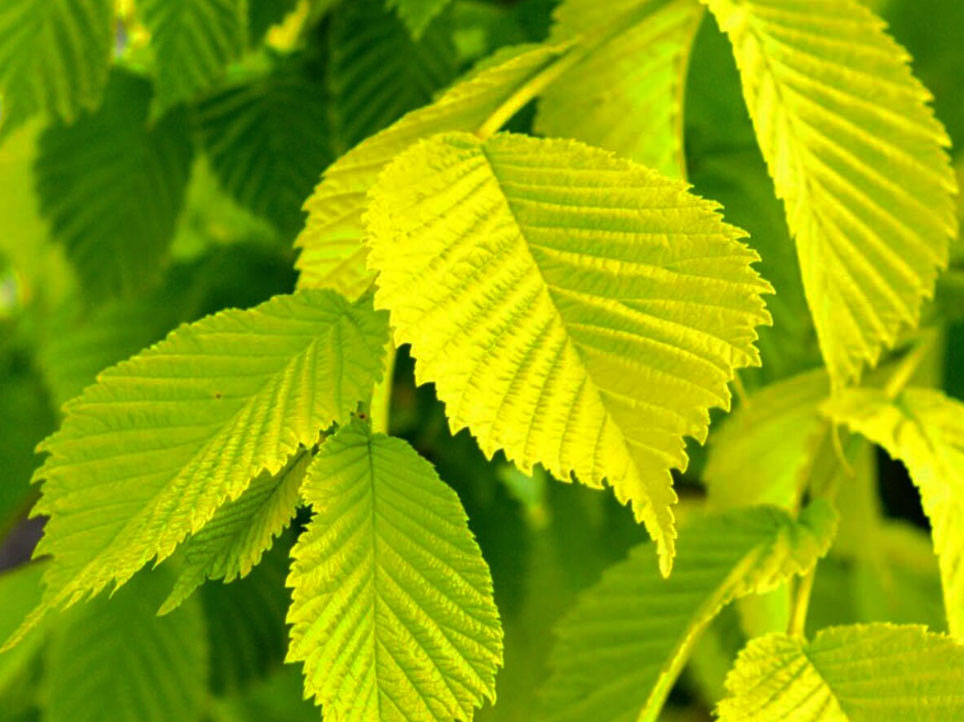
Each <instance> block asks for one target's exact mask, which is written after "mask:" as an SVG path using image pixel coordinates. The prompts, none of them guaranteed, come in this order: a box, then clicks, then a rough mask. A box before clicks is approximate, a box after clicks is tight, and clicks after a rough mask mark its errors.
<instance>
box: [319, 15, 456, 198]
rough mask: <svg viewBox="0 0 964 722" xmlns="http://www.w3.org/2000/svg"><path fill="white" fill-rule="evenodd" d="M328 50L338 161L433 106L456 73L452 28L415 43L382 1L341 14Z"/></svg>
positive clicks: (435, 29) (335, 20)
mask: <svg viewBox="0 0 964 722" xmlns="http://www.w3.org/2000/svg"><path fill="white" fill-rule="evenodd" d="M328 48H329V52H328V65H327V68H326V71H327V81H328V90H329V93H330V95H331V97H330V99H329V102H328V112H329V117H330V119H331V135H332V139H333V142H334V149H335V151H336V153H335V154H336V155H341V154H342V153H344V152H345V151H346V150H349V149H350V148H352V147H353V146H355V145H357V144H358V143H360V142H361V141H363V140H364V139H365V138H367V137H368V136H370V135H372V134H373V133H376V132H377V131H380V130H382V129H383V128H385V127H386V126H387V125H389V124H390V123H392V122H394V121H395V120H397V119H398V118H399V117H401V116H402V115H404V114H405V113H407V112H408V111H410V110H412V109H414V108H418V107H420V106H423V105H425V104H426V103H429V102H431V100H432V96H433V95H434V94H435V92H436V91H437V90H438V89H439V88H443V87H445V86H446V85H448V84H449V83H450V82H451V81H452V80H453V79H454V78H455V73H456V70H457V63H456V57H455V47H454V45H453V44H452V38H451V29H450V28H449V27H447V26H446V27H443V26H433V27H432V29H431V30H430V31H429V32H427V33H425V35H424V36H422V37H421V38H420V39H419V40H417V41H416V40H413V39H412V38H411V36H410V35H409V33H408V31H407V30H406V29H405V28H404V27H403V26H402V24H401V22H400V21H399V20H398V18H396V17H395V16H394V15H393V14H391V13H389V12H387V11H386V10H385V6H384V2H383V0H353V2H351V3H345V4H343V5H341V6H340V7H338V8H336V9H335V10H334V11H333V13H332V16H331V21H330V27H329V34H328ZM315 177H316V178H317V174H316V176H315ZM302 200H303V199H302Z"/></svg>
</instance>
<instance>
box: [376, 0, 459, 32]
mask: <svg viewBox="0 0 964 722" xmlns="http://www.w3.org/2000/svg"><path fill="white" fill-rule="evenodd" d="M450 1H451V0H386V5H387V6H388V7H391V8H395V11H396V12H397V13H398V17H400V18H401V19H402V22H404V23H405V25H406V27H408V30H409V32H411V33H412V35H413V36H414V37H416V38H418V37H421V35H422V33H424V32H425V28H427V27H428V25H429V23H430V22H431V21H432V20H433V19H434V18H435V17H436V16H438V14H439V13H441V12H442V10H444V9H445V6H446V5H448V4H449V2H450Z"/></svg>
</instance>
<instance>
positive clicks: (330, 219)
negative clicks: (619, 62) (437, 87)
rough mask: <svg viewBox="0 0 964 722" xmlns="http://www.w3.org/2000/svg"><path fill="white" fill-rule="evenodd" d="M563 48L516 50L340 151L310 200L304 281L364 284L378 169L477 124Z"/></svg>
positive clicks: (346, 289) (340, 286) (346, 288)
mask: <svg viewBox="0 0 964 722" xmlns="http://www.w3.org/2000/svg"><path fill="white" fill-rule="evenodd" d="M564 52H565V49H564V48H560V47H556V46H537V47H532V48H527V49H524V50H523V51H521V52H512V53H511V54H510V55H509V57H508V58H507V59H505V60H503V61H502V62H498V63H496V64H493V65H490V66H488V67H486V68H485V69H483V70H480V71H479V72H477V73H475V74H473V75H472V76H471V77H470V78H469V79H467V80H465V81H463V82H461V83H458V84H456V85H455V86H453V87H452V88H451V89H450V90H448V91H447V92H445V93H444V94H443V95H442V96H441V97H440V98H439V99H438V100H437V101H436V102H435V103H433V104H432V105H429V106H426V107H425V108H420V109H418V110H414V111H412V112H411V113H409V114H408V115H406V116H404V117H403V118H402V119H401V120H399V121H398V122H397V123H395V124H394V125H392V126H391V127H389V128H386V129H385V130H383V131H382V132H381V133H378V134H377V135H374V136H372V137H371V138H369V139H368V140H365V141H364V142H362V143H360V144H359V145H358V146H356V147H355V148H353V149H352V150H351V151H349V152H348V153H346V154H345V155H344V156H342V157H341V158H339V159H338V160H337V161H336V162H335V163H334V164H333V165H332V166H331V167H330V168H329V169H328V170H327V171H325V174H324V176H323V178H322V180H321V183H320V184H319V185H318V187H317V188H316V189H315V192H314V194H312V196H311V197H310V198H309V199H308V201H307V202H306V203H305V210H306V211H308V222H307V225H306V226H305V229H304V231H303V232H302V233H301V235H300V236H299V238H298V241H297V245H298V246H299V247H300V248H301V255H300V256H299V258H298V262H297V267H298V269H299V270H300V271H301V280H300V284H301V285H302V286H304V287H309V288H311V287H332V288H335V289H337V290H339V291H341V292H343V293H345V294H346V295H347V296H357V295H358V294H359V293H361V292H362V291H363V290H365V288H367V287H368V285H369V284H370V283H371V280H372V274H371V273H370V272H369V271H368V270H367V269H366V267H365V247H364V235H365V233H364V228H363V223H362V214H363V213H364V211H365V208H366V207H367V204H368V201H367V197H366V194H367V193H368V189H369V188H371V186H372V185H373V184H374V183H375V179H376V178H377V177H378V174H379V172H380V171H381V170H382V169H383V168H384V167H385V166H386V165H388V163H390V162H391V160H392V159H393V158H394V157H395V156H396V155H398V154H399V153H401V152H402V151H404V150H405V149H406V148H408V147H409V146H411V145H412V144H413V143H415V142H416V141H417V140H420V139H422V138H425V137H428V136H430V135H432V134H433V133H438V132H443V131H447V130H475V129H476V128H478V126H480V125H481V124H482V123H483V122H485V120H486V119H487V118H488V117H489V115H491V114H492V113H493V112H494V111H495V109H496V108H498V107H499V106H500V105H501V104H502V103H504V102H505V101H506V100H507V99H508V98H509V97H510V96H512V94H513V93H514V92H515V91H516V90H517V89H518V88H519V87H520V86H522V85H524V84H525V83H526V82H527V81H529V80H530V79H532V78H533V77H535V76H537V75H538V74H539V73H540V71H542V70H544V69H545V68H546V67H547V66H548V65H549V64H551V63H552V62H553V60H555V59H556V58H558V57H559V56H560V55H561V54H562V53H564Z"/></svg>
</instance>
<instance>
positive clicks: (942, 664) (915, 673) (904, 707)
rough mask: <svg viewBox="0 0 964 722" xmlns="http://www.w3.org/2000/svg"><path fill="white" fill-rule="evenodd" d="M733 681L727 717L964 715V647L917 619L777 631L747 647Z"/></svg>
mask: <svg viewBox="0 0 964 722" xmlns="http://www.w3.org/2000/svg"><path fill="white" fill-rule="evenodd" d="M726 687H727V691H728V692H729V696H728V697H727V698H726V699H724V700H723V701H722V702H721V703H720V705H719V708H718V710H717V713H718V715H719V718H720V722H775V721H776V720H780V722H910V720H914V722H950V721H951V720H957V719H964V647H962V646H960V645H958V644H955V643H954V641H953V640H951V639H950V638H949V637H947V636H945V635H943V634H932V633H930V632H928V631H927V629H926V628H925V627H919V626H913V625H907V626H895V625H892V624H857V625H854V626H850V627H829V628H827V629H824V630H821V631H820V632H817V635H816V636H815V637H814V639H813V641H812V642H808V641H807V640H805V639H801V638H799V637H788V636H786V635H783V634H772V635H768V636H766V637H758V638H757V639H754V640H753V641H751V642H750V644H749V645H747V647H746V649H744V650H743V651H742V652H740V656H739V657H738V658H737V661H736V665H735V666H734V667H733V669H732V670H731V671H730V674H729V675H728V676H727V678H726Z"/></svg>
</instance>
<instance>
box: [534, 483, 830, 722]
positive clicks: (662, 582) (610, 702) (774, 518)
mask: <svg viewBox="0 0 964 722" xmlns="http://www.w3.org/2000/svg"><path fill="white" fill-rule="evenodd" d="M835 526H836V515H835V513H834V511H833V509H832V508H831V506H830V505H829V504H827V503H826V502H822V501H820V502H816V503H814V504H813V505H811V506H809V507H807V508H806V509H805V510H804V511H803V512H802V513H801V515H800V518H799V519H798V520H796V521H794V519H793V518H792V517H791V516H790V515H789V514H788V513H787V512H784V511H782V510H779V509H776V508H773V507H755V508H745V509H738V510H734V511H730V512H727V513H725V514H722V515H718V516H711V517H705V518H703V519H699V520H697V521H695V522H693V523H692V524H690V525H689V526H687V527H686V529H685V530H684V532H683V533H682V534H681V536H680V548H679V559H678V561H677V565H676V568H675V569H674V570H673V574H672V576H671V577H670V578H669V579H662V578H660V576H659V574H658V573H657V571H656V565H655V564H654V563H653V562H654V556H655V555H654V549H653V547H652V546H651V545H649V544H643V545H640V546H637V547H634V548H633V549H632V550H631V551H630V555H629V558H628V559H627V560H626V561H623V562H621V563H619V564H617V565H615V566H613V567H611V568H610V569H609V570H607V571H606V572H605V573H604V574H603V577H602V579H601V580H600V581H599V582H598V583H597V584H596V585H595V586H594V587H592V588H591V589H590V590H588V591H587V592H585V593H584V594H583V596H582V597H581V599H580V600H579V602H578V604H577V605H576V606H575V608H574V609H573V610H572V611H571V612H570V613H569V614H568V616H567V617H566V618H565V619H564V620H563V621H562V623H561V624H560V625H559V628H558V630H557V636H558V641H557V644H556V647H555V649H554V651H553V654H552V656H551V658H550V665H551V667H552V669H553V671H552V675H551V676H550V678H549V680H548V682H547V683H546V688H545V691H544V695H543V700H544V707H543V711H544V715H543V716H542V717H541V719H545V720H547V721H548V720H552V721H553V722H563V721H564V720H573V721H575V720H579V721H580V722H581V721H582V720H595V721H596V722H609V721H610V720H611V721H613V722H615V721H616V720H638V721H639V722H652V721H654V720H656V719H657V718H658V717H659V714H660V711H661V709H662V707H663V703H664V702H665V701H666V697H667V695H668V694H669V691H670V689H671V688H672V686H673V684H674V683H675V681H676V678H677V676H678V675H679V673H680V671H681V670H682V668H683V665H684V664H685V663H686V659H687V657H688V655H689V652H690V650H691V649H692V647H693V644H694V643H695V642H696V640H697V638H698V637H699V635H700V634H701V633H702V631H703V630H704V629H705V628H706V626H707V625H708V624H709V623H710V622H711V621H712V619H713V618H714V617H715V616H716V615H717V614H718V613H719V612H720V610H721V609H722V608H723V607H724V606H725V605H726V604H729V603H730V602H731V601H733V600H734V599H736V598H738V597H742V596H745V595H747V594H761V593H764V592H768V591H770V590H773V589H775V588H776V587H778V586H779V585H780V584H781V583H783V582H785V581H786V580H787V579H788V578H790V577H791V576H793V575H795V574H805V573H807V572H808V571H810V570H811V569H813V567H814V566H815V565H816V563H817V559H818V558H819V557H822V556H823V555H824V554H826V552H827V549H828V548H829V547H830V542H831V540H832V538H833V534H834V529H835ZM773 719H777V718H776V717H774V718H773Z"/></svg>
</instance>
